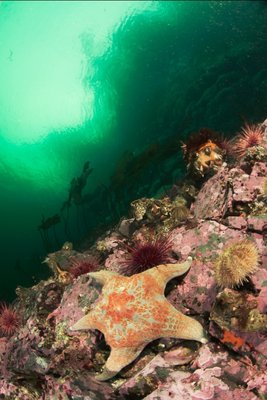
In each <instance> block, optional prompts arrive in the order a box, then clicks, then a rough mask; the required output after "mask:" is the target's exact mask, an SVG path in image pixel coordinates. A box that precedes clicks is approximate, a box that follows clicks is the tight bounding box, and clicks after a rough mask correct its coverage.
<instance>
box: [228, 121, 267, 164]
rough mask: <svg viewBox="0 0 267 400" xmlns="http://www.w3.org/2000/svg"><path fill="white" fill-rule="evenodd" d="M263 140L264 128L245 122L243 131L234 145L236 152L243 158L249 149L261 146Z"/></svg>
mask: <svg viewBox="0 0 267 400" xmlns="http://www.w3.org/2000/svg"><path fill="white" fill-rule="evenodd" d="M262 141H263V130H262V127H261V126H260V125H255V124H251V125H249V124H245V126H243V127H242V128H241V133H240V134H239V135H238V136H237V138H236V142H235V145H234V149H233V150H234V154H235V155H236V156H237V157H238V158H243V157H244V156H245V155H246V152H247V151H248V149H250V148H252V147H256V146H260V145H261V143H262Z"/></svg>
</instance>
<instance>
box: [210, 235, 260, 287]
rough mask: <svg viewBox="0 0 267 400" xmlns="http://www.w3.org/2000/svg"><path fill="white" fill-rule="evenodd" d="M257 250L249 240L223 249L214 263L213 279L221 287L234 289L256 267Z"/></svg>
mask: <svg viewBox="0 0 267 400" xmlns="http://www.w3.org/2000/svg"><path fill="white" fill-rule="evenodd" d="M258 258H259V255H258V249H257V247H256V245H255V244H254V243H253V242H252V241H250V240H247V239H245V240H241V241H240V242H236V243H233V244H231V245H229V246H227V247H225V248H224V249H223V250H222V252H221V254H220V255H219V256H218V258H217V260H216V261H215V279H216V281H217V283H218V285H220V286H221V287H228V288H231V287H234V286H235V285H240V284H242V283H243V282H244V281H246V280H247V277H248V276H249V275H250V274H252V273H253V272H255V270H256V269H257V266H258Z"/></svg>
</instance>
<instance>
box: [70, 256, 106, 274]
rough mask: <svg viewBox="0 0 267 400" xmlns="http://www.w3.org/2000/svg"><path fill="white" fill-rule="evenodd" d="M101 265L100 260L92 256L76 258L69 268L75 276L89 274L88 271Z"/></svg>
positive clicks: (94, 269)
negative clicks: (83, 258) (82, 258)
mask: <svg viewBox="0 0 267 400" xmlns="http://www.w3.org/2000/svg"><path fill="white" fill-rule="evenodd" d="M98 267H99V260H98V259H97V258H95V257H90V258H88V259H86V260H75V261H73V262H72V266H71V268H70V269H69V273H70V274H71V275H72V277H73V278H78V276H80V275H83V274H87V273H88V272H93V271H96V270H97V269H98Z"/></svg>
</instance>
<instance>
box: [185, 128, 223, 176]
mask: <svg viewBox="0 0 267 400" xmlns="http://www.w3.org/2000/svg"><path fill="white" fill-rule="evenodd" d="M181 148H182V151H183V155H184V159H185V161H186V163H187V168H188V169H189V170H191V171H192V172H193V173H195V174H198V175H201V176H204V175H206V174H207V173H209V172H211V171H217V169H218V168H219V167H220V166H221V165H222V163H223V159H224V156H225V155H226V153H228V152H229V143H228V142H227V141H226V140H225V139H224V138H223V137H222V136H221V135H219V134H218V133H217V132H214V131H212V130H211V129H208V128H201V129H200V130H199V132H197V133H193V134H191V135H190V136H189V138H188V139H187V141H186V142H185V143H183V144H182V146H181Z"/></svg>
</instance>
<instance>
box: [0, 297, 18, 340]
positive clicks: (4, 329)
mask: <svg viewBox="0 0 267 400" xmlns="http://www.w3.org/2000/svg"><path fill="white" fill-rule="evenodd" d="M18 326H19V317H18V314H17V312H16V311H15V310H14V309H13V308H12V307H11V306H8V305H7V304H6V303H1V305H0V333H2V334H3V335H4V336H11V335H13V333H14V332H15V331H16V329H17V327H18Z"/></svg>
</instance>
